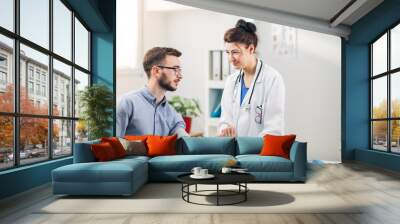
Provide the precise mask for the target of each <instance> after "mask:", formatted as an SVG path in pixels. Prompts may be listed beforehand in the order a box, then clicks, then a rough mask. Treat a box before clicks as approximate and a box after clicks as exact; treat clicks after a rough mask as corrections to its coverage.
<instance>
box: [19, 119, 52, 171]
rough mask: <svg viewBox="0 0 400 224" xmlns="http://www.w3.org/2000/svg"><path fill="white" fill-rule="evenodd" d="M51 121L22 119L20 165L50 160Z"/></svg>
mask: <svg viewBox="0 0 400 224" xmlns="http://www.w3.org/2000/svg"><path fill="white" fill-rule="evenodd" d="M48 127H49V120H48V119H45V118H31V117H21V119H20V152H19V156H20V159H21V161H20V164H27V163H34V162H38V161H41V160H46V159H48V158H49V147H48V144H49V142H48V132H49V128H48Z"/></svg>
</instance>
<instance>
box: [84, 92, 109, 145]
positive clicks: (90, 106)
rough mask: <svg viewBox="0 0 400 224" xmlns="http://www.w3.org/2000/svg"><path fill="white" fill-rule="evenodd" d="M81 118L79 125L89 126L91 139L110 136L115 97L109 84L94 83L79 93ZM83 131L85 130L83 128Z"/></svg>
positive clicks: (88, 130)
mask: <svg viewBox="0 0 400 224" xmlns="http://www.w3.org/2000/svg"><path fill="white" fill-rule="evenodd" d="M79 96H80V97H79V106H80V108H81V110H82V111H81V119H82V120H83V122H80V123H79V127H80V128H82V127H83V126H85V127H87V132H88V137H89V140H93V139H97V138H101V137H105V136H110V133H109V132H108V130H109V129H110V128H111V127H112V124H113V122H112V116H113V107H114V99H113V94H112V92H111V91H110V90H109V89H108V87H107V86H105V85H102V84H94V85H92V86H87V87H86V88H85V89H84V90H83V91H81V92H80V93H79ZM81 132H84V131H82V130H81Z"/></svg>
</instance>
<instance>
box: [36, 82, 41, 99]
mask: <svg viewBox="0 0 400 224" xmlns="http://www.w3.org/2000/svg"><path fill="white" fill-rule="evenodd" d="M36 95H38V96H39V95H40V84H36Z"/></svg>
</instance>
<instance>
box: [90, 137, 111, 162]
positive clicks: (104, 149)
mask: <svg viewBox="0 0 400 224" xmlns="http://www.w3.org/2000/svg"><path fill="white" fill-rule="evenodd" d="M91 149H92V152H93V154H94V157H96V161H99V162H104V161H110V160H114V159H117V158H118V156H117V155H116V154H115V150H114V149H113V147H112V145H111V144H110V143H109V142H102V143H99V144H93V145H91Z"/></svg>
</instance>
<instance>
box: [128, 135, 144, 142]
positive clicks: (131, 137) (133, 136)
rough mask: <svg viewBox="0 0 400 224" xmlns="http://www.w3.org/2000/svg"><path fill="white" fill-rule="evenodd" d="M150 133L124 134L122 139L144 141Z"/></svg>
mask: <svg viewBox="0 0 400 224" xmlns="http://www.w3.org/2000/svg"><path fill="white" fill-rule="evenodd" d="M149 136H150V135H125V137H124V139H126V140H129V141H137V140H140V141H144V142H145V141H146V139H147V137H149Z"/></svg>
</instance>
